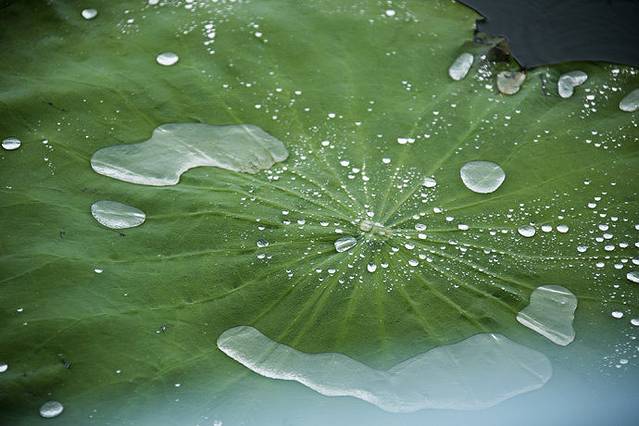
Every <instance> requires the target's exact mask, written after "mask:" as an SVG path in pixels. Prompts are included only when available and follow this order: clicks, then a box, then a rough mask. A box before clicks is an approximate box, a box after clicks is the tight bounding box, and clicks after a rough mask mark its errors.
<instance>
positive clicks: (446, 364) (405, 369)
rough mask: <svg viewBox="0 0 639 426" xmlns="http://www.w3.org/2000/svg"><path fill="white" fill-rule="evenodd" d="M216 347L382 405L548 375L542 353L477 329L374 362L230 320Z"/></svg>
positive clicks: (510, 388) (466, 400)
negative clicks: (379, 366) (301, 345)
mask: <svg viewBox="0 0 639 426" xmlns="http://www.w3.org/2000/svg"><path fill="white" fill-rule="evenodd" d="M217 345H218V348H220V350H221V351H222V352H224V353H225V354H226V355H228V356H229V357H231V358H233V359H234V360H236V361H238V362H239V363H241V364H242V365H244V366H245V367H247V368H249V369H250V370H252V371H254V372H256V373H258V374H260V375H262V376H265V377H270V378H273V379H281V380H294V381H297V382H299V383H302V384H304V385H305V386H308V387H309V388H311V389H313V390H314V391H316V392H319V393H321V394H322V395H327V396H352V397H355V398H359V399H362V400H364V401H367V402H370V403H371V404H374V405H376V406H378V407H380V408H381V409H383V410H386V411H390V412H412V411H417V410H422V409H426V408H438V409H454V410H475V409H482V408H486V407H491V406H493V405H495V404H498V403H499V402H501V401H504V400H506V399H509V398H512V397H514V396H516V395H519V394H522V393H526V392H530V391H532V390H535V389H538V388H541V387H542V386H543V385H544V384H545V383H546V382H547V381H548V380H549V379H550V377H551V376H552V367H551V365H550V361H549V360H548V358H546V356H545V355H543V354H541V353H539V352H537V351H534V350H532V349H530V348H527V347H525V346H522V345H520V344H517V343H515V342H513V341H512V340H509V339H507V338H506V337H504V336H502V335H499V334H492V333H483V334H477V335H475V336H472V337H470V338H468V339H466V340H463V341H461V342H459V343H455V344H452V345H447V346H440V347H438V348H435V349H432V350H430V351H428V352H425V353H423V354H420V355H417V356H415V357H413V358H410V359H408V360H406V361H404V362H401V363H399V364H397V365H395V366H394V367H392V368H391V369H389V370H387V371H380V370H375V369H373V368H370V367H368V366H367V365H365V364H362V363H361V362H358V361H356V360H354V359H352V358H349V357H347V356H346V355H342V354H339V353H318V354H308V353H304V352H300V351H297V350H295V349H293V348H291V347H289V346H286V345H283V344H280V343H277V342H275V341H273V340H271V339H269V338H268V337H266V336H265V335H263V334H262V333H261V332H259V331H258V330H256V329H255V328H253V327H248V326H240V327H234V328H231V329H229V330H227V331H225V332H224V333H222V335H221V336H220V337H219V338H218V341H217Z"/></svg>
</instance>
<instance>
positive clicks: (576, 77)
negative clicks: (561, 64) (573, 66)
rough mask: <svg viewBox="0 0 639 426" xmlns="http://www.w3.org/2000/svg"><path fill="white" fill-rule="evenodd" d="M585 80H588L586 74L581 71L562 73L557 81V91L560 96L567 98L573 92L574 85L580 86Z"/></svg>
mask: <svg viewBox="0 0 639 426" xmlns="http://www.w3.org/2000/svg"><path fill="white" fill-rule="evenodd" d="M586 80H588V74H586V73H585V72H583V71H571V72H567V73H566V74H562V75H561V77H559V81H558V82H557V92H558V93H559V96H561V97H562V98H564V99H566V98H569V97H571V96H572V95H573V93H574V92H575V87H577V86H581V85H582V84H584V83H585V82H586Z"/></svg>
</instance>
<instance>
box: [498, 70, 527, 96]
mask: <svg viewBox="0 0 639 426" xmlns="http://www.w3.org/2000/svg"><path fill="white" fill-rule="evenodd" d="M524 80H526V74H525V73H523V72H519V71H502V72H500V73H499V74H497V89H499V91H500V92H501V93H503V94H504V95H514V94H515V93H517V92H519V89H520V87H521V85H522V84H523V83H524Z"/></svg>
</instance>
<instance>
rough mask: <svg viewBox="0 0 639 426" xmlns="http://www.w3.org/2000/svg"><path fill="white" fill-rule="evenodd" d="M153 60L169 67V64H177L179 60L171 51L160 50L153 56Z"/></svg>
mask: <svg viewBox="0 0 639 426" xmlns="http://www.w3.org/2000/svg"><path fill="white" fill-rule="evenodd" d="M155 60H156V61H157V63H158V64H160V65H164V66H165V67H170V66H171V65H175V64H177V62H178V61H179V60H180V57H179V56H178V55H177V54H176V53H173V52H162V53H160V54H159V55H158V56H157V57H156V58H155Z"/></svg>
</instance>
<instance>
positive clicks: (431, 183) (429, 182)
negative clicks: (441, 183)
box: [422, 177, 437, 188]
mask: <svg viewBox="0 0 639 426" xmlns="http://www.w3.org/2000/svg"><path fill="white" fill-rule="evenodd" d="M422 186H424V187H425V188H434V187H436V186H437V181H436V180H435V179H433V178H431V177H426V178H424V180H423V181H422Z"/></svg>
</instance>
